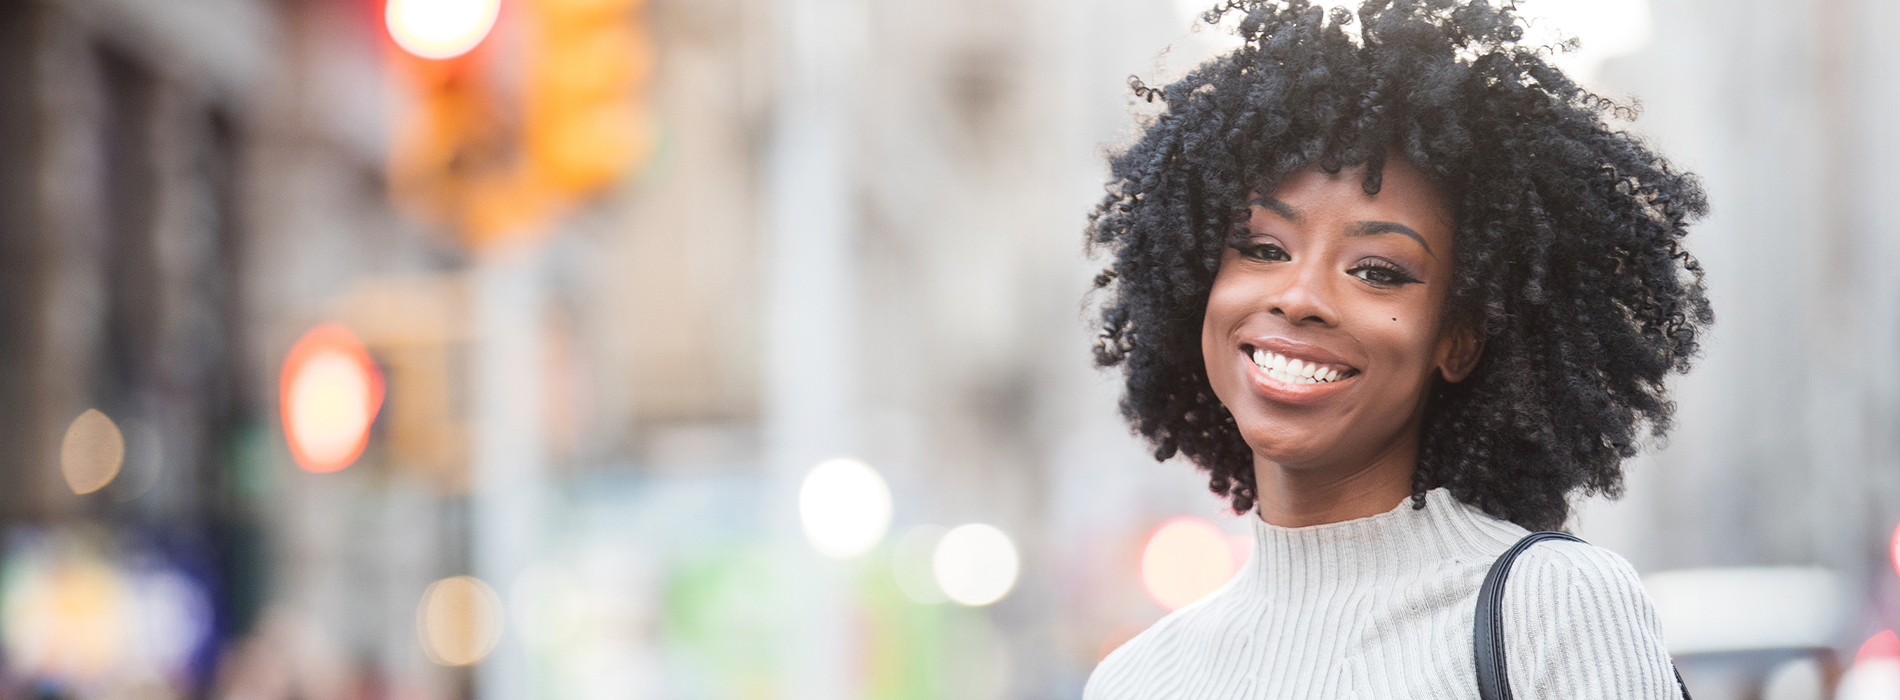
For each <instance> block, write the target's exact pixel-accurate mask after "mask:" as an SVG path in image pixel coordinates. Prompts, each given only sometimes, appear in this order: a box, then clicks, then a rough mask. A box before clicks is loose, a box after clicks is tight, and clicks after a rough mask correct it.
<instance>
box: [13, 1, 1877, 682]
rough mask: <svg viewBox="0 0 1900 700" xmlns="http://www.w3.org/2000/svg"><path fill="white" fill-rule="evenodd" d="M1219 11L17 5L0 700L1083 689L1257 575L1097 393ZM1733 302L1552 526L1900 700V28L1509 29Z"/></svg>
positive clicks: (1166, 5) (1598, 7) (948, 6)
mask: <svg viewBox="0 0 1900 700" xmlns="http://www.w3.org/2000/svg"><path fill="white" fill-rule="evenodd" d="M1208 2H1211V0H954V1H952V2H936V3H925V2H912V1H907V0H0V700H10V699H16V698H17V699H22V700H25V699H46V700H53V699H61V700H64V699H73V700H78V699H101V700H106V699H134V698H136V699H139V700H171V699H183V698H194V699H197V698H206V699H214V700H383V699H388V700H607V699H610V698H611V699H614V700H631V699H633V698H667V699H681V700H688V699H691V700H699V699H704V700H724V699H732V700H740V699H745V700H766V699H783V700H898V699H904V700H1055V699H1073V698H1079V697H1080V695H1081V691H1082V686H1083V683H1084V682H1085V680H1086V679H1087V677H1088V674H1089V672H1090V670H1091V669H1092V668H1094V666H1095V664H1096V662H1097V661H1098V660H1099V659H1100V658H1102V656H1104V655H1106V654H1107V653H1108V652H1109V651H1111V650H1113V649H1114V648H1115V647H1116V646H1117V645H1118V644H1120V643H1121V642H1123V641H1126V640H1127V639H1128V638H1130V637H1132V636H1133V635H1135V634H1137V633H1139V632H1140V631H1141V630H1143V629H1145V628H1146V627H1147V626H1148V625H1150V624H1152V623H1153V622H1154V621H1156V620H1158V619H1160V618H1161V617H1162V616H1163V615H1165V614H1167V613H1168V612H1169V611H1170V610H1173V609H1175V608H1178V607H1180V606H1183V605H1186V604H1189V603H1191V602H1193V601H1194V600H1196V599H1198V598H1200V597H1201V596H1203V595H1205V594H1207V593H1208V592H1210V591H1212V590H1214V589H1215V588H1217V587H1219V586H1220V585H1222V584H1223V583H1224V582H1225V581H1226V580H1227V579H1228V578H1229V577H1230V576H1231V575H1232V574H1233V573H1234V571H1236V570H1237V569H1238V568H1239V567H1240V566H1241V565H1242V564H1243V563H1244V562H1245V560H1246V558H1247V556H1248V553H1249V552H1250V551H1251V547H1252V539H1251V535H1250V534H1248V533H1250V532H1251V530H1250V529H1249V526H1248V524H1247V523H1246V522H1245V521H1244V520H1243V519H1242V518H1244V517H1246V516H1245V515H1236V514H1234V513H1232V512H1230V511H1228V510H1225V506H1224V502H1223V501H1222V500H1220V499H1218V498H1216V497H1215V496H1213V495H1212V494H1210V493H1208V492H1207V484H1206V480H1205V478H1204V477H1203V476H1202V475H1201V474H1199V473H1197V472H1196V471H1195V470H1194V469H1193V468H1192V466H1191V465H1189V464H1187V463H1185V462H1183V461H1181V460H1178V459H1177V460H1171V461H1169V462H1166V463H1156V462H1155V461H1154V460H1153V459H1152V457H1151V450H1150V448H1148V447H1147V446H1145V445H1144V444H1143V443H1141V442H1140V441H1139V440H1138V439H1136V438H1135V437H1134V436H1132V435H1131V434H1130V432H1129V430H1128V428H1127V427H1126V426H1125V424H1124V423H1123V422H1122V419H1121V417H1120V415H1119V414H1118V412H1117V407H1116V401H1117V398H1118V395H1119V391H1120V384H1119V381H1120V377H1119V376H1118V375H1117V374H1115V373H1112V372H1103V371H1099V370H1096V369H1094V368H1093V367H1092V365H1091V363H1090V358H1091V355H1090V344H1091V341H1092V338H1093V334H1094V332H1095V331H1094V329H1092V328H1091V327H1090V325H1089V324H1090V318H1091V316H1090V314H1089V306H1088V303H1089V300H1088V299H1087V298H1086V293H1087V291H1088V290H1089V289H1090V280H1091V279H1092V278H1094V277H1095V275H1096V274H1097V272H1099V270H1100V266H1101V263H1100V261H1096V260H1090V259H1088V258H1087V257H1086V256H1085V254H1084V251H1083V226H1084V224H1085V220H1086V217H1087V215H1088V212H1089V210H1090V208H1091V207H1092V206H1094V205H1095V203H1096V202H1097V200H1098V199H1099V198H1100V195H1101V193H1102V187H1103V183H1104V181H1105V179H1106V177H1107V171H1106V166H1105V161H1104V157H1105V155H1106V154H1107V153H1109V152H1110V151H1112V150H1113V149H1115V148H1117V147H1119V146H1122V145H1124V144H1126V143H1127V141H1128V140H1129V139H1130V138H1131V137H1132V136H1133V134H1134V133H1135V128H1136V126H1137V125H1138V124H1139V120H1140V119H1141V118H1143V116H1144V115H1148V114H1152V113H1153V109H1154V107H1153V106H1152V105H1149V104H1146V103H1143V102H1141V101H1139V100H1137V99H1135V98H1134V96H1133V95H1132V94H1131V93H1130V91H1129V84H1128V79H1129V76H1131V75H1139V76H1141V77H1142V79H1143V80H1145V81H1147V82H1148V83H1149V84H1160V83H1163V82H1166V80H1167V79H1168V78H1170V77H1179V76H1180V75H1182V74H1183V73H1185V72H1186V71H1188V70H1190V69H1192V67H1193V66H1195V65H1196V64H1198V63H1199V62H1201V61H1203V60H1206V59H1207V58H1209V57H1212V56H1215V55H1217V54H1219V53H1220V52H1222V51H1224V50H1227V49H1229V48H1231V47H1232V46H1234V43H1233V42H1235V41H1236V40H1234V39H1233V38H1232V37H1230V36H1228V35H1226V34H1224V33H1223V32H1222V31H1221V30H1220V29H1219V28H1213V27H1208V26H1204V25H1203V26H1199V27H1196V26H1195V24H1196V22H1195V20H1196V18H1197V17H1198V16H1199V14H1200V13H1201V12H1203V11H1205V10H1206V9H1207V3H1208ZM1518 5H1519V6H1521V7H1522V8H1524V11H1525V12H1526V14H1527V15H1528V16H1530V17H1532V18H1533V19H1532V30H1533V32H1549V33H1550V34H1549V37H1550V39H1549V41H1550V43H1551V44H1552V45H1553V46H1555V45H1556V44H1558V43H1560V42H1561V41H1562V40H1563V38H1565V37H1568V36H1575V37H1576V38H1578V39H1579V41H1580V49H1579V50H1577V51H1575V52H1572V53H1569V54H1566V55H1564V56H1562V57H1561V59H1560V60H1561V62H1562V64H1563V65H1564V66H1565V67H1566V69H1567V70H1570V71H1571V72H1572V73H1573V74H1574V75H1576V76H1578V77H1579V78H1580V80H1581V82H1584V83H1585V84H1587V85H1589V86H1591V87H1592V88H1593V89H1595V90H1597V91H1598V92H1600V93H1601V94H1603V95H1604V96H1606V97H1609V98H1611V99H1614V100H1617V101H1619V102H1622V103H1625V104H1630V105H1634V106H1637V107H1639V108H1640V112H1641V116H1640V118H1638V119H1636V120H1634V121H1627V122H1618V123H1617V124H1616V126H1617V128H1622V129H1628V130H1630V131H1632V132H1635V133H1638V134H1641V135H1642V137H1643V138H1644V139H1646V140H1647V141H1649V142H1650V143H1652V144H1654V145H1655V146H1656V147H1657V148H1658V150H1660V151H1661V152H1663V153H1665V154H1668V155H1669V156H1670V157H1671V159H1672V163H1673V164H1674V165H1675V166H1677V167H1679V168H1680V169H1682V170H1686V171H1690V172H1693V173H1696V174H1697V175H1698V176H1699V177H1701V178H1702V181H1703V184H1704V185H1705V186H1706V188H1707V190H1708V192H1709V196H1710V206H1711V210H1712V212H1713V213H1712V215H1711V216H1710V217H1709V218H1708V219H1707V220H1705V221H1704V222H1703V223H1701V224H1700V225H1699V226H1698V227H1697V228H1696V229H1695V231H1694V233H1693V234H1692V235H1691V236H1690V238H1689V244H1688V245H1689V247H1690V249H1691V252H1692V253H1693V254H1694V255H1695V256H1697V257H1698V258H1699V259H1700V260H1701V262H1702V265H1703V267H1704V268H1705V269H1706V271H1707V282H1708V285H1709V292H1710V297H1711V300H1712V303H1713V305H1714V307H1715V313H1716V322H1715V325H1714V327H1713V332H1712V333H1711V335H1710V338H1709V340H1708V342H1707V343H1706V344H1705V345H1704V350H1703V357H1702V358H1701V360H1700V361H1699V363H1698V364H1697V366H1696V368H1695V369H1694V370H1693V371H1691V372H1690V373H1689V374H1687V375H1686V376H1684V377H1681V378H1680V379H1679V380H1678V382H1677V384H1676V386H1675V395H1674V396H1675V399H1676V402H1677V404H1678V408H1677V414H1676V416H1677V420H1676V424H1675V426H1674V427H1673V430H1672V432H1671V434H1670V438H1669V439H1668V440H1667V441H1665V442H1660V443H1658V444H1655V445H1651V446H1649V449H1648V450H1647V451H1646V452H1645V453H1644V455H1643V456H1641V457H1639V458H1637V459H1635V460H1632V461H1631V462H1630V463H1629V465H1628V470H1629V472H1628V473H1629V476H1628V486H1627V492H1626V494H1625V495H1624V496H1623V498H1621V499H1620V500H1616V501H1610V500H1604V499H1593V500H1590V501H1588V502H1584V503H1582V504H1581V505H1580V507H1579V515H1578V516H1577V517H1576V518H1574V519H1573V520H1572V522H1571V528H1572V530H1573V531H1575V532H1576V533H1577V534H1578V535H1579V536H1581V537H1583V538H1584V539H1586V540H1589V541H1590V542H1592V543H1595V544H1598V545H1601V546H1604V547H1607V548H1609V549H1611V550H1614V551H1616V552H1617V553H1619V554H1621V555H1622V556H1623V557H1625V558H1627V559H1628V560H1629V561H1630V562H1631V563H1632V564H1633V565H1634V566H1635V567H1636V569H1637V570H1638V571H1639V572H1641V573H1642V574H1643V575H1644V582H1645V586H1646V587H1647V588H1648V590H1649V592H1650V595H1651V596H1652V597H1653V598H1654V599H1655V601H1656V604H1657V609H1658V613H1659V614H1660V616H1661V618H1662V622H1663V627H1664V629H1665V631H1666V633H1667V637H1668V643H1669V647H1670V650H1671V652H1672V653H1673V654H1675V656H1676V661H1677V663H1678V665H1679V666H1680V667H1681V669H1682V673H1683V676H1684V677H1685V679H1686V680H1687V681H1688V686H1689V687H1690V688H1691V689H1692V690H1693V691H1694V694H1695V697H1696V698H1697V699H1698V700H1797V699H1800V700H1809V699H1811V700H1824V699H1827V700H1831V699H1834V698H1841V699H1843V700H1873V699H1874V698H1880V699H1882V700H1900V638H1896V637H1895V634H1894V631H1893V630H1894V629H1896V628H1900V274H1896V270H1900V207H1896V206H1895V203H1896V202H1900V118H1896V116H1895V115H1900V42H1896V41H1893V40H1892V36H1893V35H1894V34H1895V33H1897V32H1900V2H1895V1H1894V0H1525V1H1523V2H1519V3H1518Z"/></svg>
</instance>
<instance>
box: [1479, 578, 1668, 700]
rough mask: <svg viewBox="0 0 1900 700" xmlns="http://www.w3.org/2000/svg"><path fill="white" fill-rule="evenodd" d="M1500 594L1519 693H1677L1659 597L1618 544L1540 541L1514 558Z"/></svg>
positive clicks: (1543, 695) (1594, 695)
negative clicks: (1653, 595)
mask: <svg viewBox="0 0 1900 700" xmlns="http://www.w3.org/2000/svg"><path fill="white" fill-rule="evenodd" d="M1501 602H1502V605H1501V608H1502V613H1503V615H1504V633H1505V649H1506V653H1507V658H1508V661H1509V665H1508V666H1507V669H1508V670H1507V673H1508V674H1509V676H1510V680H1511V685H1512V686H1513V688H1517V689H1520V692H1518V693H1517V696H1518V697H1520V698H1526V699H1527V700H1528V699H1530V698H1559V697H1562V698H1605V699H1608V698H1676V697H1679V695H1678V693H1677V690H1676V681H1675V670H1674V667H1673V666H1672V665H1671V663H1670V660H1669V652H1668V648H1667V646H1666V645H1665V644H1664V641H1663V636H1662V623H1661V621H1660V620H1659V619H1658V618H1657V615H1656V608H1655V605H1654V604H1652V603H1651V602H1650V600H1649V595H1648V594H1647V593H1646V592H1644V590H1643V582H1642V578H1641V577H1639V576H1637V574H1636V569H1635V568H1634V567H1631V566H1630V564H1629V562H1628V561H1626V560H1624V559H1623V557H1621V556H1618V555H1617V554H1616V553H1615V552H1612V551H1610V550H1607V549H1604V548H1602V547H1597V546H1593V545H1589V544H1584V543H1582V542H1571V541H1567V540H1553V541H1545V542H1540V543H1538V544H1536V545H1534V546H1532V547H1531V548H1530V549H1527V550H1524V553H1523V554H1521V555H1520V556H1519V557H1518V558H1517V561H1516V562H1515V563H1514V564H1513V565H1512V567H1511V572H1510V575H1509V577H1508V578H1507V579H1505V584H1504V595H1503V599H1502V601H1501ZM1525 690H1528V691H1529V692H1524V691H1525Z"/></svg>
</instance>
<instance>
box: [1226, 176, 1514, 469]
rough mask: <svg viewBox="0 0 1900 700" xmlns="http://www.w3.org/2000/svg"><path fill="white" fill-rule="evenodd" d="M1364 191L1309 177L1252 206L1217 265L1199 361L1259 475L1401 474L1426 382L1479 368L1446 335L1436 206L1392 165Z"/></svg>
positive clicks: (1417, 181)
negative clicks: (1265, 469)
mask: <svg viewBox="0 0 1900 700" xmlns="http://www.w3.org/2000/svg"><path fill="white" fill-rule="evenodd" d="M1364 178H1365V169H1364V168H1363V167H1361V168H1355V169H1349V170H1345V171H1342V172H1340V173H1338V174H1334V175H1327V174H1325V173H1324V172H1321V171H1319V170H1318V169H1311V170H1305V171H1301V172H1299V173H1297V174H1295V175H1293V176H1292V177H1290V178H1288V179H1287V180H1286V182H1285V183H1283V184H1281V185H1280V186H1279V188H1278V189H1275V190H1274V191H1273V192H1272V193H1271V194H1270V195H1268V196H1259V195H1258V194H1255V195H1253V200H1252V201H1251V204H1252V211H1253V213H1252V216H1251V218H1249V219H1248V221H1247V228H1248V231H1249V234H1248V237H1247V239H1246V240H1244V241H1242V242H1241V243H1240V244H1238V245H1234V246H1230V247H1228V249H1227V250H1226V252H1225V253H1223V255H1222V257H1221V263H1220V271H1219V273H1218V274H1217V275H1216V276H1215V278H1214V287H1213V289H1212V290H1211V291H1210V292H1209V294H1208V299H1207V315H1206V317H1205V319H1204V320H1203V322H1202V329H1201V353H1202V357H1203V358H1204V359H1205V360H1206V363H1207V374H1208V379H1209V381H1210V382H1211V383H1212V384H1213V387H1214V393H1215V394H1216V395H1217V396H1219V397H1220V400H1221V403H1223V404H1225V405H1226V406H1227V408H1228V410H1229V411H1231V412H1232V413H1233V415H1234V420H1235V421H1236V422H1237V423H1238V425H1239V427H1240V433H1241V436H1242V437H1243V438H1245V439H1246V441H1247V444H1248V446H1250V447H1252V448H1253V452H1254V455H1255V463H1256V465H1258V464H1260V462H1261V461H1262V460H1265V461H1267V462H1271V463H1273V464H1277V465H1280V466H1281V467H1285V468H1289V469H1296V470H1306V469H1325V468H1327V467H1334V466H1339V467H1344V468H1353V467H1354V466H1355V465H1369V464H1371V463H1373V462H1375V461H1380V460H1382V459H1385V458H1388V457H1402V458H1404V459H1407V460H1410V459H1412V458H1413V456H1414V455H1416V451H1417V440H1418V438H1417V433H1418V422H1419V418H1420V416H1421V415H1422V413H1423V408H1424V398H1425V395H1426V392H1427V390H1428V389H1429V388H1430V387H1431V383H1432V381H1433V376H1434V375H1441V374H1442V375H1443V376H1445V378H1447V379H1449V380H1451V381H1458V380H1461V379H1463V378H1464V376H1465V374H1467V373H1469V372H1470V369H1471V366H1472V365H1473V364H1475V363H1476V359H1477V354H1478V353H1477V347H1476V343H1475V341H1473V340H1472V335H1471V334H1470V333H1468V332H1465V331H1464V330H1463V329H1462V328H1454V329H1448V328H1446V324H1444V323H1443V321H1444V305H1445V298H1446V295H1447V292H1448V290H1449V286H1450V282H1451V273H1452V249H1451V246H1452V230H1451V226H1452V222H1451V213H1450V208H1449V206H1448V204H1447V203H1446V202H1445V198H1444V197H1443V196H1442V195H1441V194H1440V193H1439V192H1438V191H1437V190H1436V189H1434V187H1433V186H1432V184H1431V183H1430V182H1429V181H1427V180H1426V179H1425V176H1424V175H1423V174H1422V173H1420V172H1419V171H1418V170H1417V169H1415V168H1413V167H1412V166H1411V165H1410V164H1408V163H1406V162H1404V161H1403V160H1399V159H1390V160H1388V161H1387V163H1386V165H1385V168H1384V183H1383V186H1382V187H1381V189H1380V190H1379V194H1377V195H1367V194H1366V193H1365V191H1364V190H1363V189H1362V188H1361V185H1360V183H1361V182H1363V181H1364Z"/></svg>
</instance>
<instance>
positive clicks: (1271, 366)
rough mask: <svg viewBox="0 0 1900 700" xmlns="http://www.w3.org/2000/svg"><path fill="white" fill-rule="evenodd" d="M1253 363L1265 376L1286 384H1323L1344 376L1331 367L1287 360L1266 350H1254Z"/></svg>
mask: <svg viewBox="0 0 1900 700" xmlns="http://www.w3.org/2000/svg"><path fill="white" fill-rule="evenodd" d="M1253 363H1254V364H1256V365H1260V369H1261V371H1264V372H1266V373H1267V376H1269V377H1272V378H1274V379H1277V380H1280V381H1282V382H1286V383H1288V384H1323V383H1326V382H1335V381H1339V378H1340V377H1341V376H1342V375H1343V374H1344V372H1341V371H1340V370H1337V369H1333V368H1331V367H1321V366H1320V364H1319V363H1317V362H1308V361H1305V360H1299V359H1289V358H1288V357H1287V356H1285V355H1281V354H1279V353H1276V352H1271V351H1267V350H1260V349H1255V350H1254V351H1253Z"/></svg>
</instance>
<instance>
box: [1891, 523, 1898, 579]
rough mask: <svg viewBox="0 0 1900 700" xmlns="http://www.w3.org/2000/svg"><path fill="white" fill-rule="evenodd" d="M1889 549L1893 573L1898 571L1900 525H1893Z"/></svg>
mask: <svg viewBox="0 0 1900 700" xmlns="http://www.w3.org/2000/svg"><path fill="white" fill-rule="evenodd" d="M1889 549H1890V550H1891V551H1892V556H1891V557H1890V558H1891V559H1892V560H1893V570H1894V573H1900V525H1895V526H1894V528H1893V541H1892V542H1891V544H1890V547H1889Z"/></svg>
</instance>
